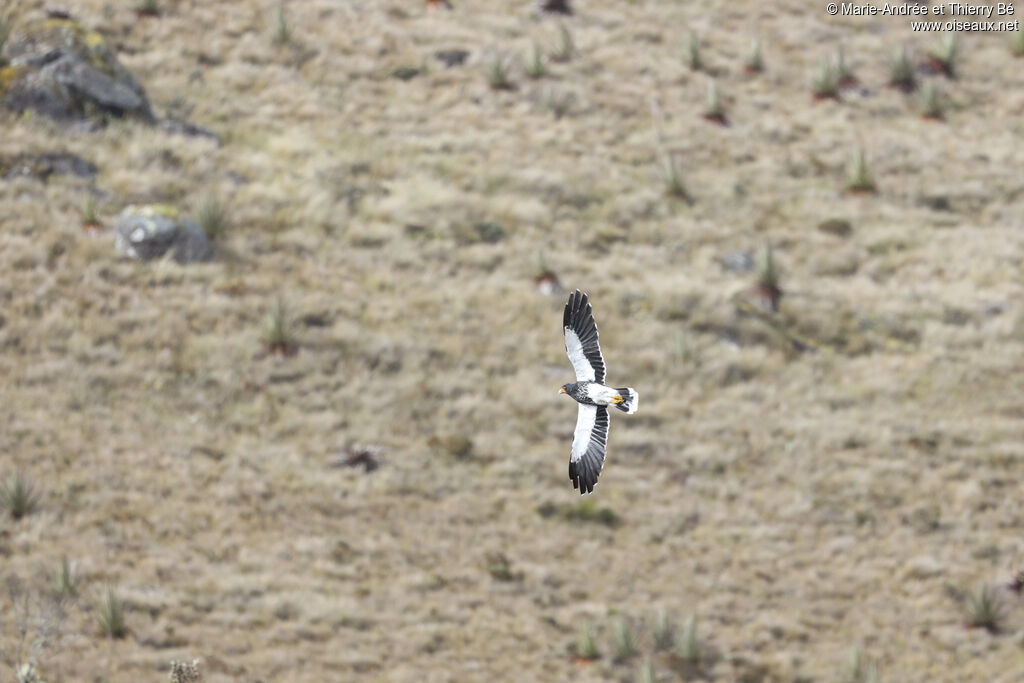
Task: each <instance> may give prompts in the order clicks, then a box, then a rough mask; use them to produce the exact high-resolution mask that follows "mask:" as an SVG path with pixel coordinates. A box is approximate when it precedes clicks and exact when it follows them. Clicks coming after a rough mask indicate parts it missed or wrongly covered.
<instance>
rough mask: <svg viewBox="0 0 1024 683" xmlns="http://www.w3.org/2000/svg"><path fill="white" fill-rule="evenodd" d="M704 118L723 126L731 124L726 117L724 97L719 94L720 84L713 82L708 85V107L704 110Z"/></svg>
mask: <svg viewBox="0 0 1024 683" xmlns="http://www.w3.org/2000/svg"><path fill="white" fill-rule="evenodd" d="M704 118H705V119H707V120H708V121H713V122H714V123H717V124H719V125H722V126H725V125H727V124H728V123H729V121H728V119H726V117H725V105H723V104H722V96H721V94H720V93H719V92H718V83H717V82H715V81H711V83H710V84H709V85H708V106H707V108H706V109H705V110H704Z"/></svg>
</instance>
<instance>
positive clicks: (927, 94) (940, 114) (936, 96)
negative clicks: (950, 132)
mask: <svg viewBox="0 0 1024 683" xmlns="http://www.w3.org/2000/svg"><path fill="white" fill-rule="evenodd" d="M921 116H923V117H924V118H926V119H933V120H935V121H941V120H942V119H944V118H946V107H945V103H944V101H943V97H942V92H941V91H940V90H939V88H938V86H936V85H935V84H934V83H928V84H926V85H925V86H924V108H923V109H922V111H921Z"/></svg>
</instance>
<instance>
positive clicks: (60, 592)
mask: <svg viewBox="0 0 1024 683" xmlns="http://www.w3.org/2000/svg"><path fill="white" fill-rule="evenodd" d="M53 588H54V591H55V592H56V593H57V597H58V598H73V597H75V596H76V595H78V577H77V576H76V572H75V565H74V563H72V562H70V561H69V560H68V558H67V557H66V556H65V557H62V558H60V565H59V566H58V567H57V571H56V573H55V575H54V578H53Z"/></svg>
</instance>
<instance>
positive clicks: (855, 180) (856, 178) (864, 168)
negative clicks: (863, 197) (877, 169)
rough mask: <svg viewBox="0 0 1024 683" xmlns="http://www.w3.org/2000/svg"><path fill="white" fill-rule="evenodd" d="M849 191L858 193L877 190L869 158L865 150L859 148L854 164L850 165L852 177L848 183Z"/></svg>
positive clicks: (870, 192)
mask: <svg viewBox="0 0 1024 683" xmlns="http://www.w3.org/2000/svg"><path fill="white" fill-rule="evenodd" d="M846 189H847V191H849V192H854V193H857V194H872V193H874V192H875V191H876V189H877V188H876V186H875V178H874V176H873V175H872V174H871V168H870V167H869V166H868V158H867V155H866V154H865V153H864V150H863V149H861V150H858V151H857V156H855V157H854V158H853V166H851V167H850V177H849V180H848V181H847V183H846Z"/></svg>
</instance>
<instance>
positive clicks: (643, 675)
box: [640, 657, 658, 683]
mask: <svg viewBox="0 0 1024 683" xmlns="http://www.w3.org/2000/svg"><path fill="white" fill-rule="evenodd" d="M657 680H658V672H657V671H656V670H655V669H654V661H653V660H652V659H651V658H650V657H647V658H646V659H644V663H643V665H642V666H641V667H640V683H657Z"/></svg>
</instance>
